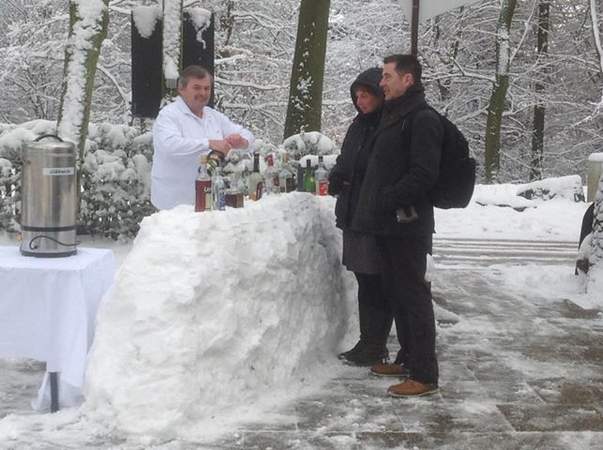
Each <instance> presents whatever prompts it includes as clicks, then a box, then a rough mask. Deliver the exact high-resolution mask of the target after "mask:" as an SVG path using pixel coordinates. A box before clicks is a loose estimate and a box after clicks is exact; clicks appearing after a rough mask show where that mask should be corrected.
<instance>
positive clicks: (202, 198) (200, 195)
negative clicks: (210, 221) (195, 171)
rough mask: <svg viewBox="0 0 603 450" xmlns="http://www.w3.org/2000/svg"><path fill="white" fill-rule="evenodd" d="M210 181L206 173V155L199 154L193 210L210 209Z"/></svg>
mask: <svg viewBox="0 0 603 450" xmlns="http://www.w3.org/2000/svg"><path fill="white" fill-rule="evenodd" d="M211 185H212V183H211V177H210V176H209V174H208V173H207V155H201V161H200V164H199V175H197V179H196V180H195V212H201V211H207V210H210V209H212V189H211V188H212V186H211Z"/></svg>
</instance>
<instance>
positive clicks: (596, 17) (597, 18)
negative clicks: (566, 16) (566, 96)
mask: <svg viewBox="0 0 603 450" xmlns="http://www.w3.org/2000/svg"><path fill="white" fill-rule="evenodd" d="M600 8H601V6H600V4H599V2H597V1H596V0H590V17H591V20H592V24H593V37H594V39H595V49H596V51H597V55H598V56H599V68H600V70H601V72H600V73H601V75H602V76H603V44H602V43H601V14H602V13H603V12H602V11H601V10H600ZM602 112H603V88H602V89H601V100H600V101H599V103H598V104H597V105H596V107H595V114H601V113H602Z"/></svg>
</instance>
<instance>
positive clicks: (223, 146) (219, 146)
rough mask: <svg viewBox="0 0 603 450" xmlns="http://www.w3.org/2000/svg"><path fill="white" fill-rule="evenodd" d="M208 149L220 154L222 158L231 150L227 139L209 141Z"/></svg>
mask: <svg viewBox="0 0 603 450" xmlns="http://www.w3.org/2000/svg"><path fill="white" fill-rule="evenodd" d="M208 145H209V148H210V149H211V150H215V151H216V152H220V153H222V154H223V155H224V156H226V155H227V154H228V152H229V151H231V150H232V145H231V144H230V142H228V140H227V139H211V140H209V141H208Z"/></svg>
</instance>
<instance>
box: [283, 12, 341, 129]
mask: <svg viewBox="0 0 603 450" xmlns="http://www.w3.org/2000/svg"><path fill="white" fill-rule="evenodd" d="M330 4H331V2H330V0H301V5H300V7H299V19H298V26H297V38H296V40H295V55H294V57H293V66H292V68H291V81H290V85H289V103H288V106H287V118H286V119H285V138H286V137H288V136H291V135H292V134H295V133H299V132H300V131H306V130H320V128H321V119H322V89H323V78H324V72H325V54H326V51H327V25H328V21H329V8H330Z"/></svg>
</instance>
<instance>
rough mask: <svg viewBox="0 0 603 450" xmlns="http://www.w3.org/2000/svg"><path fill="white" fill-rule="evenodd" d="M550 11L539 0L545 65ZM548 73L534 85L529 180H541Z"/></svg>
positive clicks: (541, 53) (540, 47) (544, 1)
mask: <svg viewBox="0 0 603 450" xmlns="http://www.w3.org/2000/svg"><path fill="white" fill-rule="evenodd" d="M550 11H551V3H550V0H540V4H539V5H538V59H539V61H540V63H541V64H542V63H546V59H547V54H548V51H549V31H550ZM541 70H542V69H541ZM548 71H549V70H548V68H547V67H546V66H545V68H544V69H543V70H542V72H541V74H540V75H541V76H540V77H539V78H538V79H537V80H536V83H535V84H534V94H535V97H536V105H535V106H534V122H533V125H532V158H531V162H530V180H541V179H542V162H543V157H544V119H545V106H544V102H543V94H544V90H545V82H546V81H547V78H548ZM543 80H544V81H543Z"/></svg>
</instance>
